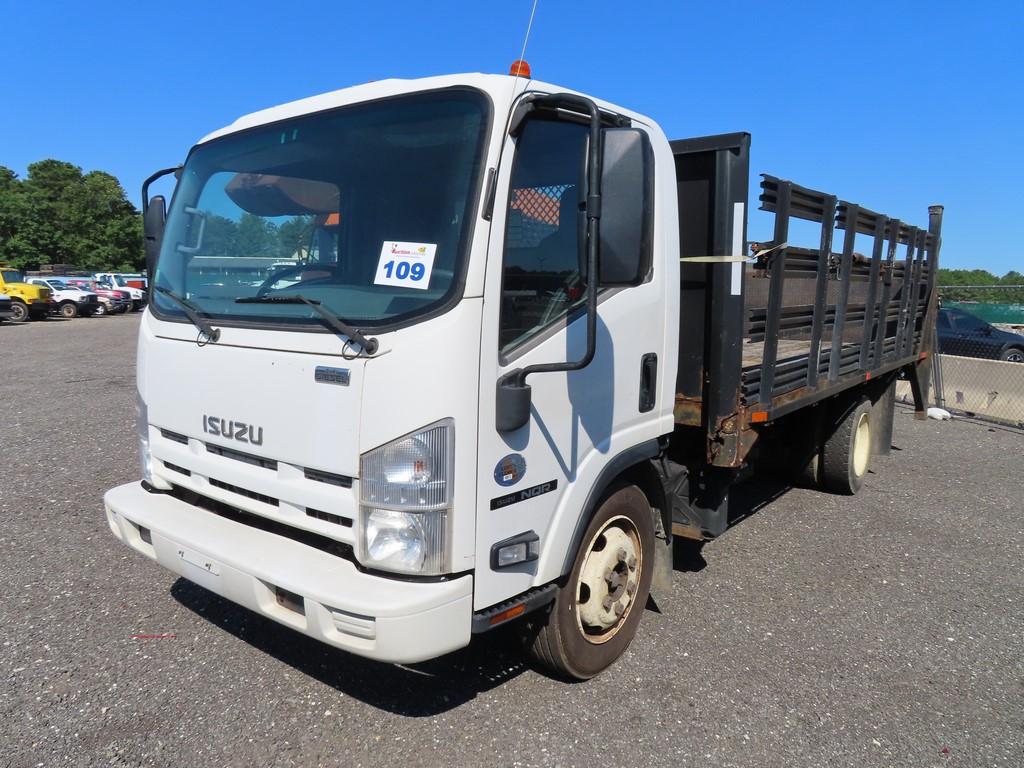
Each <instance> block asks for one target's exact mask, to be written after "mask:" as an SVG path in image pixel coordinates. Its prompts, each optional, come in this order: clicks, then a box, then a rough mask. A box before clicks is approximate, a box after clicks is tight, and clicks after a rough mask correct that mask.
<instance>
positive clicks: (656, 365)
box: [105, 62, 941, 679]
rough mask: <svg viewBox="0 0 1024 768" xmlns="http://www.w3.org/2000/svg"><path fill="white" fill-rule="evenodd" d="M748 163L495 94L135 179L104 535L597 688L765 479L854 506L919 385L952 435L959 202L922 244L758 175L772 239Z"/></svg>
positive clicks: (197, 155)
mask: <svg viewBox="0 0 1024 768" xmlns="http://www.w3.org/2000/svg"><path fill="white" fill-rule="evenodd" d="M515 71H516V72H518V73H519V74H520V75H523V74H524V72H525V68H524V66H523V65H522V64H520V63H518V62H517V65H516V69H515ZM749 143H750V137H749V135H748V134H743V133H738V134H729V135H725V136H713V137H704V138H698V139H690V140H684V141H673V142H670V141H669V140H668V139H667V138H666V137H665V135H664V134H663V133H662V130H661V129H660V128H659V127H658V124H657V123H656V122H655V121H654V120H652V119H650V118H648V117H646V116H644V115H640V114H637V113H635V112H632V111H630V110H627V109H624V108H622V107H619V106H616V105H614V104H610V103H607V102H604V101H602V100H600V99H596V98H592V97H587V96H584V95H582V94H579V93H575V92H571V91H567V90H565V89H562V88H559V87H557V86H554V85H550V84H547V83H543V82H539V81H536V80H533V79H530V78H529V77H528V76H499V75H481V74H472V75H457V76H446V77H435V78H428V79H423V80H414V81H400V80H387V81H382V82H375V83H370V84H367V85H360V86H357V87H353V88H347V89H344V90H340V91H336V92H333V93H328V94H324V95H322V96H316V97H313V98H308V99H303V100H301V101H296V102H293V103H290V104H285V105H283V106H279V107H274V108H272V109H267V110H264V111H261V112H256V113H254V114H251V115H248V116H245V117H242V118H240V119H239V120H237V121H236V122H235V123H233V124H232V125H230V126H228V127H226V128H224V129H221V130H219V131H216V132H214V133H212V134H210V135H209V136H207V137H206V138H204V139H202V140H201V141H200V142H199V143H198V144H197V145H196V146H195V147H194V148H193V149H192V150H191V152H190V153H189V155H188V157H187V159H186V161H185V162H184V164H183V165H181V166H179V167H177V168H171V169H167V170H165V171H160V172H158V173H156V174H154V175H153V176H152V177H151V178H150V179H149V180H147V182H146V184H145V185H144V187H143V204H144V210H145V222H146V238H147V240H146V245H147V263H148V268H149V272H150V274H149V284H150V286H151V291H150V302H149V306H148V309H147V311H146V312H145V315H144V317H143V319H142V324H141V329H140V333H139V343H138V444H139V453H140V458H141V464H142V479H141V481H140V482H134V483H129V484H127V485H123V486H121V487H118V488H114V489H112V490H110V491H109V492H108V493H107V494H106V496H105V506H106V513H107V518H108V521H109V523H110V528H111V530H112V531H113V532H114V534H115V535H116V536H117V537H118V538H119V539H121V540H122V541H123V542H124V543H126V544H127V545H129V546H131V547H132V548H134V549H135V550H137V551H138V552H140V553H142V554H143V555H146V556H147V557H149V558H151V559H154V560H156V561H157V562H159V563H160V564H161V565H163V566H164V567H166V568H169V569H170V570H172V571H174V572H175V573H177V574H179V575H180V576H182V577H184V578H186V579H188V580H190V581H192V582H195V583H196V584H199V585H201V586H203V587H205V588H206V589H209V590H211V591H213V592H215V593H217V594H219V595H222V596H224V597H225V598H227V599H228V600H231V601H234V602H236V603H238V604H240V605H242V606H245V607H246V608H249V609H251V610H253V611H256V612H258V613H260V614H262V615H264V616H266V617H269V618H271V619H273V620H275V621H277V622H280V623H282V624H285V625H287V626H289V627H292V628H294V629H295V630H296V631H298V632H302V633H305V634H307V635H309V636H312V637H314V638H317V639H318V640H321V641H323V642H325V643H329V644H331V645H334V646H337V647H338V648H341V649H344V650H346V651H350V652H352V653H355V654H359V655H362V656H367V657H370V658H374V659H379V660H384V661H392V662H415V661H418V660H424V659H428V658H431V657H436V656H439V655H441V654H445V653H448V652H450V651H453V650H455V649H458V648H461V647H463V646H465V645H467V644H468V643H469V642H470V641H471V639H472V637H473V635H474V633H479V632H484V631H487V630H489V629H491V628H492V627H495V626H498V625H500V624H503V623H505V622H508V621H516V622H517V623H518V625H519V626H520V628H521V630H522V632H523V633H524V635H525V637H526V641H527V644H528V646H529V648H530V649H531V650H532V653H533V655H534V656H535V657H536V658H537V659H538V660H539V661H540V663H542V664H543V665H544V666H546V667H547V668H549V669H550V670H551V671H553V672H554V673H555V674H558V675H560V676H564V677H566V678H575V679H585V678H588V677H591V676H593V675H595V674H597V673H598V672H600V671H601V670H602V669H604V668H606V667H607V666H608V665H610V664H611V663H612V662H613V661H614V660H615V659H616V658H618V656H619V655H621V654H622V653H623V651H624V650H625V649H626V647H627V646H628V644H629V642H630V640H631V639H632V637H633V636H634V634H635V632H636V629H637V625H638V623H639V622H640V619H641V616H642V614H643V611H644V607H645V604H646V603H647V600H648V595H649V593H650V592H651V590H652V588H653V589H654V590H657V589H659V588H662V587H664V586H665V585H666V584H667V582H668V580H669V579H670V578H671V560H672V559H671V553H672V549H671V547H672V541H673V538H674V537H680V536H682V537H690V538H696V539H710V538H714V537H715V536H718V535H720V534H722V533H723V532H724V531H725V530H726V528H727V526H728V522H729V518H730V514H733V515H735V514H736V510H730V504H729V500H730V494H729V491H730V488H731V486H732V485H733V483H735V482H737V481H739V480H741V479H742V478H743V477H744V476H745V474H746V473H747V472H748V470H749V468H750V467H754V466H756V465H757V464H758V463H763V464H764V465H765V466H767V467H772V468H774V469H775V470H776V471H786V472H789V473H791V474H792V475H793V476H794V477H800V478H803V479H804V481H806V482H810V483H813V484H817V485H820V486H823V487H825V488H828V489H831V490H833V491H839V492H845V493H853V492H855V491H856V490H857V489H858V488H859V487H860V485H861V483H862V482H863V480H864V477H865V474H866V472H867V468H868V464H869V460H870V457H871V455H872V454H875V453H879V452H886V451H887V450H888V448H889V440H890V435H891V430H892V413H893V410H892V409H893V393H894V387H895V380H896V378H897V377H898V376H902V377H905V378H909V380H910V383H911V385H912V388H913V391H914V394H915V397H916V407H917V410H918V411H919V412H922V411H923V409H924V403H925V400H926V396H927V386H928V381H929V365H930V361H931V358H930V351H931V348H932V345H933V330H932V329H933V326H934V314H935V298H934V296H935V292H934V290H933V287H934V277H935V272H936V269H935V267H936V263H937V261H936V260H937V256H938V246H939V229H940V224H941V209H940V208H939V207H935V208H933V209H932V211H931V217H930V221H929V226H928V227H927V228H926V229H919V228H916V227H913V226H911V225H908V224H906V223H903V222H901V221H898V220H896V219H893V218H890V217H887V216H884V215H881V214H877V213H874V212H872V211H870V210H868V209H866V208H863V207H861V206H859V205H856V204H853V203H849V202H846V201H843V200H841V199H839V198H837V197H835V196H833V195H829V194H826V193H821V192H816V191H814V190H811V189H808V188H805V187H801V186H798V185H796V184H793V183H791V182H788V181H784V180H781V179H778V178H775V177H770V176H766V177H765V178H764V181H763V183H762V190H763V193H762V195H761V208H762V209H764V210H766V211H768V212H769V213H772V214H774V220H775V231H774V237H773V239H772V241H770V242H765V243H755V244H752V245H750V246H748V244H747V242H746V221H747V202H748V201H747V190H748V174H749V168H748V152H749ZM169 173H174V174H175V175H176V177H177V184H176V187H175V191H174V195H173V197H172V200H171V202H170V204H169V208H168V206H167V205H166V203H165V201H164V199H163V198H162V197H153V198H152V199H150V198H149V194H148V191H149V186H150V184H151V182H152V181H153V180H154V179H156V178H158V177H159V176H161V175H163V174H169ZM793 219H801V220H802V221H803V222H804V224H806V223H807V222H811V223H812V225H817V226H818V228H819V229H820V238H818V241H817V242H815V243H811V244H810V245H809V247H801V246H798V245H797V244H796V243H795V242H791V240H792V239H795V238H790V236H789V230H788V227H789V223H790V221H791V220H793ZM834 235H836V238H837V239H841V241H842V242H841V243H838V242H837V243H836V245H835V247H833V236H834ZM750 251H753V254H752V255H751V254H750V253H749V252H750ZM232 259H235V260H237V261H232ZM270 259H273V260H276V261H280V262H283V265H282V266H279V267H275V268H274V269H272V270H271V271H270V272H269V274H268V273H266V271H264V272H262V273H254V272H253V270H252V267H251V265H252V264H253V263H255V262H257V261H259V263H261V264H262V263H264V262H267V261H268V260H270ZM213 260H216V263H217V265H218V269H217V270H215V271H213V272H211V271H210V270H208V269H206V268H204V267H203V266H202V265H203V264H209V263H212V262H213ZM233 264H237V268H236V269H232V265H233ZM254 275H255V279H254ZM769 462H770V463H769Z"/></svg>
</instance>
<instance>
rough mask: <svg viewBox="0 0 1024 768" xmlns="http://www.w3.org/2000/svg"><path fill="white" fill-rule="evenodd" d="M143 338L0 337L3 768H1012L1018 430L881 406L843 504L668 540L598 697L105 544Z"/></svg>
mask: <svg viewBox="0 0 1024 768" xmlns="http://www.w3.org/2000/svg"><path fill="white" fill-rule="evenodd" d="M137 326H138V317H137V316H120V317H110V318H92V319H79V320H74V321H55V320H51V321H48V322H46V323H32V324H27V325H23V326H12V325H10V324H4V325H2V326H0V403H2V413H3V420H2V421H0V435H2V437H0V515H2V520H3V527H2V529H0V589H2V594H3V596H4V598H5V599H4V600H3V601H2V602H0V627H2V629H0V638H2V643H3V647H2V653H0V679H2V683H0V765H12V766H23V765H24V766H35V765H46V766H50V765H160V766H164V765H166V766H179V765H197V766H198V765H202V766H207V765H210V766H213V765H230V766H249V765H260V766H279V765H280V766H287V765H303V766H310V765H321V764H322V765H346V766H358V765H365V766H370V765H390V766H419V765H445V766H463V765H515V766H519V765H522V766H529V765H545V766H546V765H560V766H588V767H590V766H597V765H600V766H634V765H666V766H668V765H671V766H698V765H699V766H759V767H764V766H815V767H817V766H847V765H849V766H915V767H917V766H924V767H926V768H927V767H928V766H971V767H972V768H973V767H974V766H1022V765H1024V575H1022V564H1024V514H1022V513H1024V504H1022V503H1021V483H1020V480H1021V456H1022V449H1024V435H1021V434H1019V433H1014V432H1010V431H1005V430H1001V429H993V428H990V427H987V426H984V425H980V424H975V423H969V422H963V421H954V422H944V423H940V422H934V421H928V422H917V421H914V420H913V418H912V417H911V415H910V413H909V412H907V411H899V412H898V413H897V420H896V436H895V444H896V445H897V446H898V447H899V450H895V451H893V453H892V455H891V456H888V457H885V458H882V459H876V460H875V465H874V469H875V474H873V475H872V476H871V477H869V478H868V480H867V483H866V485H865V488H864V490H863V491H862V493H861V494H860V495H859V496H858V497H856V498H840V497H835V496H828V495H822V494H817V493H813V492H810V491H804V490H790V491H788V492H785V493H783V494H781V495H778V496H777V497H776V498H774V499H773V500H771V501H770V503H767V504H766V505H764V506H762V507H761V508H760V509H758V510H757V511H756V512H755V513H754V514H752V515H750V516H749V517H746V518H745V519H743V520H742V521H741V522H739V523H738V524H736V525H735V526H734V527H733V528H732V529H731V530H730V531H729V532H728V533H727V534H726V535H725V536H723V537H722V538H721V539H719V540H718V541H715V542H712V543H709V544H707V545H706V546H704V547H703V548H697V547H681V548H679V550H678V551H677V553H676V554H677V566H678V568H677V570H676V573H675V580H674V586H673V591H672V593H671V594H669V595H664V596H660V597H659V598H658V600H657V602H658V606H659V607H660V611H661V612H660V613H658V612H655V611H653V610H649V611H647V613H646V615H645V617H644V620H643V624H642V625H641V629H640V635H639V636H638V638H637V640H636V641H635V642H634V643H633V645H632V648H631V650H630V651H629V653H628V654H627V655H626V656H625V657H624V658H623V659H622V660H621V661H620V662H619V663H618V664H617V665H615V666H614V667H613V668H612V669H610V670H609V671H608V672H606V673H605V674H603V675H602V676H600V677H599V678H597V679H596V680H593V681H591V682H589V683H586V684H581V685H567V684H563V683H559V682H555V681H553V680H551V679H549V678H547V677H545V676H543V675H541V674H539V673H538V672H536V671H534V670H533V669H531V668H530V667H528V666H526V665H524V664H523V662H522V660H521V658H520V656H519V655H518V654H517V653H516V650H515V647H514V644H513V642H512V638H511V636H510V634H509V633H507V632H503V633H496V634H492V635H490V636H484V637H482V638H480V639H478V641H477V642H475V643H474V645H473V646H471V647H470V648H469V649H466V650H464V651H462V652H459V653H455V654H452V655H450V656H448V657H446V658H444V659H441V660H437V661H435V662H431V663H428V664H423V665H417V666H416V667H415V668H399V667H393V666H388V665H382V664H377V663H374V662H370V661H365V660H362V659H359V658H356V657H353V656H347V655H345V654H343V653H340V652H336V651H334V650H332V649H330V648H328V647H326V646H321V645H318V644H317V643H315V642H313V641H311V640H307V639H305V638H304V637H302V636H300V635H298V634H295V633H293V632H291V631H289V630H287V629H284V628H280V627H278V626H277V625H275V624H272V623H270V622H268V621H265V620H263V619H262V618H260V617H258V616H255V615H253V614H250V613H248V612H246V611H245V610H243V609H240V608H236V607H234V606H232V605H231V604H229V603H226V602H224V601H223V600H221V599H220V598H218V597H216V596H214V595H212V594H211V593H208V592H205V591H203V590H201V589H199V588H198V587H195V586H193V585H191V584H189V583H188V582H186V581H183V580H180V579H177V578H176V577H175V576H173V575H171V574H170V573H169V572H166V571H164V570H162V569H161V568H159V567H158V566H156V565H155V564H153V563H151V562H149V561H148V560H145V559H144V558H142V557H141V556H139V555H136V554H135V553H133V552H132V551H131V550H129V549H128V548H126V547H124V546H123V545H121V544H120V543H118V542H117V541H116V540H115V539H114V537H113V536H112V535H111V534H110V532H109V530H108V528H107V525H106V522H105V520H104V518H103V512H102V504H101V496H102V494H103V492H104V491H105V490H106V489H108V488H110V487H112V486H114V485H117V484H120V483H123V482H126V481H129V480H133V479H135V478H136V458H135V444H134V361H135V333H136V328H137ZM163 633H168V634H170V635H172V636H170V637H164V638H161V639H148V640H144V639H143V640H140V639H133V638H132V635H136V634H147V635H156V634H163Z"/></svg>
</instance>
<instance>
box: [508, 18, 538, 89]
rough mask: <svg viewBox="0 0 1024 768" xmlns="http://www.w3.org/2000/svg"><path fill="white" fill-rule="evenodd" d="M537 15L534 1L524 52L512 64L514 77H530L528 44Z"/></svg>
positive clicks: (527, 27) (510, 69) (510, 70)
mask: <svg viewBox="0 0 1024 768" xmlns="http://www.w3.org/2000/svg"><path fill="white" fill-rule="evenodd" d="M536 13H537V0H533V7H532V8H531V9H530V21H529V23H528V24H527V25H526V36H525V37H524V38H523V50H522V51H521V52H520V53H519V58H518V59H516V60H515V61H513V62H512V66H511V67H510V68H509V72H508V73H509V74H510V75H512V76H513V77H525V78H527V79H529V77H530V65H529V64H527V63H526V44H527V43H528V42H530V30H531V29H533V17H534V15H535V14H536Z"/></svg>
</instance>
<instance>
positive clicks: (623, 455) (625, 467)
mask: <svg viewBox="0 0 1024 768" xmlns="http://www.w3.org/2000/svg"><path fill="white" fill-rule="evenodd" d="M660 453H661V445H660V444H659V442H658V440H657V439H654V438H652V439H650V440H645V441H643V442H642V443H638V444H637V445H634V446H632V447H630V448H627V449H625V450H624V451H622V452H620V453H618V454H616V456H615V457H614V458H612V459H611V460H610V461H609V462H608V463H607V464H605V465H604V467H603V468H602V469H601V472H600V473H599V474H598V476H597V480H596V481H595V482H594V484H593V485H592V486H591V487H590V490H588V491H587V497H586V501H585V502H584V503H583V506H582V508H581V509H580V512H579V514H578V515H577V516H576V521H575V524H574V527H573V531H572V536H571V537H570V538H569V545H568V546H567V547H566V551H565V554H564V556H563V558H562V567H561V569H560V572H559V576H560V577H564V576H565V575H566V574H568V573H569V572H570V571H572V567H573V562H574V561H575V559H576V551H577V550H578V549H579V547H580V543H581V542H582V541H583V535H584V534H585V533H586V531H587V526H589V525H590V521H591V520H592V519H593V517H594V513H595V512H596V511H597V508H598V505H599V504H600V502H601V499H602V498H603V497H604V496H605V494H606V493H607V492H608V490H609V489H610V488H612V487H613V486H614V485H616V484H617V483H619V482H628V483H630V484H633V485H636V486H638V487H639V488H640V490H642V491H643V492H644V495H646V496H647V499H648V501H650V503H651V507H653V508H655V509H656V510H657V511H658V513H659V514H660V516H661V521H662V524H663V525H666V526H667V528H666V530H671V522H666V521H667V517H666V516H667V515H670V514H671V510H670V509H669V507H668V505H667V504H666V501H665V492H664V489H663V488H662V485H661V482H660V481H659V479H658V474H657V472H656V471H655V469H654V467H652V466H651V459H654V458H656V457H657V456H658V455H659V454H660ZM655 522H657V520H655ZM657 527H658V526H657V525H655V530H656V531H657Z"/></svg>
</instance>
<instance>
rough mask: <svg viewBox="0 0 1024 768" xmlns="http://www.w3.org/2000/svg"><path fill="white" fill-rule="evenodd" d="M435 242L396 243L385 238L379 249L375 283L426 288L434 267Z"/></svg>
mask: <svg viewBox="0 0 1024 768" xmlns="http://www.w3.org/2000/svg"><path fill="white" fill-rule="evenodd" d="M436 252H437V244H436V243H396V242H395V241H393V240H385V241H384V245H382V246H381V249H380V261H378V262H377V274H376V275H375V276H374V278H373V282H374V284H376V285H396V286H400V287H402V288H419V289H420V290H424V291H425V290H426V289H427V287H428V286H429V285H430V271H431V270H432V269H433V268H434V254H435V253H436Z"/></svg>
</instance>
